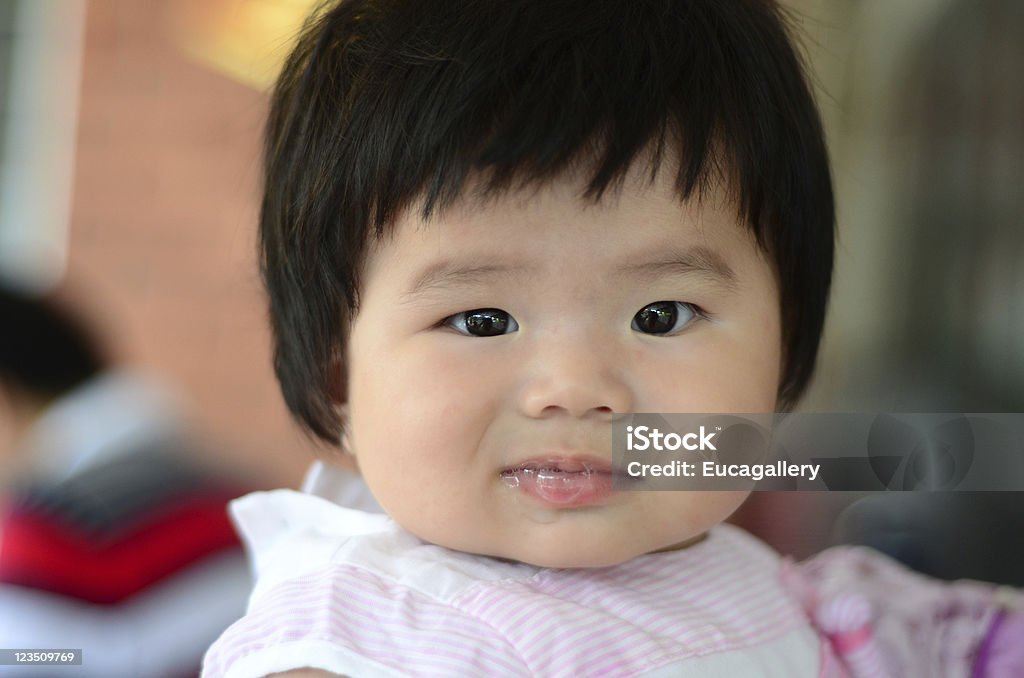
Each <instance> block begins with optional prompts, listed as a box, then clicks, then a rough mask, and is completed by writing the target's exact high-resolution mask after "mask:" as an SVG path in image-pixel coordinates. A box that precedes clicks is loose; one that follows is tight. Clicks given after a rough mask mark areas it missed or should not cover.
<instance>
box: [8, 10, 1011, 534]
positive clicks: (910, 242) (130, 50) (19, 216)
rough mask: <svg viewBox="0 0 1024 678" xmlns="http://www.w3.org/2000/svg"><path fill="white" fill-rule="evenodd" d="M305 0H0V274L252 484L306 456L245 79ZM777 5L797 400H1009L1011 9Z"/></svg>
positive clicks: (1000, 404)
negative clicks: (146, 376) (806, 161)
mask: <svg viewBox="0 0 1024 678" xmlns="http://www.w3.org/2000/svg"><path fill="white" fill-rule="evenodd" d="M311 5H312V2H311V1H310V0H0V275H2V276H3V277H4V278H7V279H9V280H14V281H16V282H17V283H18V284H19V285H21V286H24V287H27V288H31V289H35V290H39V291H45V290H52V289H54V288H56V289H57V290H58V291H59V292H60V293H62V294H64V295H69V296H72V297H74V299H75V303H76V304H78V305H79V306H80V307H83V308H84V309H86V310H87V312H88V314H90V315H91V316H92V317H94V318H96V319H97V320H98V325H99V327H100V328H101V329H102V332H103V334H104V335H105V339H106V340H107V341H108V343H109V345H110V346H112V347H113V348H112V350H113V351H115V352H116V354H117V356H118V357H119V360H121V361H123V362H124V363H125V364H129V365H132V366H137V367H139V368H143V369H146V370H148V371H151V372H154V373H157V374H159V375H161V376H162V377H163V378H165V379H166V380H167V382H168V383H172V384H174V385H175V387H176V388H178V389H180V391H181V393H182V394H183V396H184V397H183V401H184V402H186V403H187V404H188V407H189V409H190V416H191V418H192V420H193V422H194V425H195V426H196V427H197V428H198V430H200V431H201V433H202V435H203V436H204V437H206V438H207V439H208V440H210V441H213V442H214V444H212V445H209V446H208V447H209V450H210V452H209V454H210V455H211V456H210V457H209V460H210V461H211V462H212V463H216V464H221V465H223V466H225V467H230V468H234V469H244V470H245V472H246V473H248V474H249V475H250V476H251V477H252V478H253V482H254V483H255V484H256V485H259V486H268V487H269V486H282V485H295V484H296V483H297V482H298V481H299V479H300V477H301V474H302V471H303V469H304V468H305V466H306V465H307V464H308V463H309V461H310V459H311V457H312V452H313V450H314V446H313V444H312V443H311V442H310V441H309V440H308V439H307V438H305V437H304V436H303V435H302V434H300V433H298V432H297V429H296V428H295V427H294V426H293V425H292V424H291V422H290V421H289V418H288V416H287V415H286V413H285V410H284V407H283V405H282V403H281V399H280V397H279V395H278V390H277V387H276V384H275V383H274V380H273V377H272V373H271V368H270V358H269V339H268V331H267V327H266V323H265V317H264V316H265V312H264V307H263V301H262V297H261V292H260V287H259V281H258V276H257V272H256V265H255V237H254V236H255V221H256V211H257V199H258V186H257V175H258V157H259V135H260V128H261V124H262V118H263V115H264V113H265V108H266V103H267V88H268V87H269V84H270V82H271V81H272V79H273V76H274V73H275V71H276V69H277V66H278V64H279V63H280V60H281V59H282V58H283V56H284V55H285V54H286V53H287V50H288V46H289V42H290V37H291V36H292V35H293V34H294V32H295V31H296V29H297V27H298V26H299V24H300V23H301V20H302V18H303V17H304V16H305V14H306V13H307V12H308V11H309V9H310V7H311ZM786 5H787V6H788V7H789V9H790V10H791V12H792V14H793V18H794V21H795V23H796V25H797V26H798V28H799V30H800V31H802V33H803V35H804V37H803V47H804V49H805V52H806V55H807V58H808V61H809V64H810V67H811V70H812V72H813V77H814V79H815V85H816V88H817V90H818V92H817V94H818V99H819V102H820V106H821V109H822V113H823V116H824V120H825V125H826V128H827V133H828V137H829V142H830V147H831V152H832V157H833V164H834V172H835V186H836V190H837V196H838V206H839V213H838V217H839V246H838V251H837V255H838V260H837V272H836V279H835V288H834V293H833V299H832V305H831V309H830V318H829V325H828V328H827V331H826V337H825V344H824V348H823V352H822V355H821V361H820V368H819V373H818V377H817V380H816V382H815V384H814V386H813V388H812V389H811V392H810V394H809V396H808V397H807V398H806V399H805V401H804V403H803V405H802V409H804V410H831V411H844V410H867V411H874V410H887V411H925V410H949V411H965V412H985V411H1016V412H1020V411H1024V228H1022V227H1024V224H1022V217H1024V191H1022V190H1021V186H1020V184H1021V177H1022V176H1024V41H1021V40H1020V36H1021V35H1024V3H1021V2H1018V1H1017V0H899V1H898V2H892V1H891V0H789V1H788V2H787V3H786ZM3 331H6V328H0V332H3ZM0 440H2V438H0ZM844 501H845V500H844ZM822 515H823V516H825V515H827V516H830V518H829V520H831V517H834V516H832V514H829V513H828V512H825V513H823V514H822ZM1017 517H1021V516H1020V514H1019V513H1018V514H1017ZM805 518H806V516H805ZM808 543H809V542H808ZM807 548H809V547H808V546H807V545H806V544H805V545H804V546H801V545H800V544H795V545H792V550H793V551H795V552H797V553H800V552H801V551H806V550H807Z"/></svg>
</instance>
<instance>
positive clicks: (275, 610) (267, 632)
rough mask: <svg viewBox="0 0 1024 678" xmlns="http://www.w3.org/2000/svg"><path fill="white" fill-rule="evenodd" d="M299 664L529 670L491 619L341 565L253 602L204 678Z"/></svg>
mask: <svg viewBox="0 0 1024 678" xmlns="http://www.w3.org/2000/svg"><path fill="white" fill-rule="evenodd" d="M302 667H310V668H317V669H323V670H326V671H330V672H333V673H337V674H340V675H349V676H365V675H373V676H497V675H500V676H527V675H529V670H528V669H527V667H526V664H525V663H524V662H523V660H522V659H521V658H520V657H519V656H518V654H517V652H516V651H515V649H514V648H513V647H512V645H511V644H510V643H508V642H507V641H506V640H505V639H504V638H503V637H502V636H501V635H500V634H499V633H498V632H496V631H495V630H494V629H493V628H491V627H489V626H488V625H487V624H486V623H485V622H483V621H481V620H479V619H474V618H472V617H470V616H469V615H467V614H466V613H464V612H461V611H459V610H458V609H456V608H454V607H452V606H450V605H446V604H444V603H442V602H439V601H437V600H435V599H433V598H431V597H429V596H427V595H424V594H422V593H419V592H417V591H414V590H411V589H409V588H406V587H404V586H398V585H396V584H394V583H393V582H390V581H388V580H386V579H383V578H381V577H379V576H377V575H374V574H373V573H370V572H368V571H366V570H363V569H360V568H357V567H353V566H351V565H336V566H332V567H330V568H329V569H327V570H322V571H317V572H311V573H308V574H306V575H304V576H302V577H300V578H296V579H294V580H291V581H288V582H285V583H283V584H281V585H280V586H278V587H276V588H274V589H272V590H270V591H268V592H267V593H266V594H265V595H263V596H261V597H260V598H259V599H258V600H256V601H254V604H253V605H252V606H251V608H250V610H249V613H248V614H247V615H246V616H245V617H243V618H242V619H240V620H239V621H238V622H236V623H235V624H234V625H232V626H231V627H230V628H229V629H228V630H227V631H226V632H225V633H224V635H223V636H221V638H220V639H219V640H218V641H217V642H216V643H215V644H214V645H213V646H212V647H211V648H210V650H209V651H208V652H207V655H206V658H205V662H204V667H203V676H204V677H205V678H215V677H217V678H219V677H221V676H224V677H227V678H244V677H247V676H252V677H255V676H265V675H268V674H271V673H274V672H280V671H287V670H291V669H297V668H302Z"/></svg>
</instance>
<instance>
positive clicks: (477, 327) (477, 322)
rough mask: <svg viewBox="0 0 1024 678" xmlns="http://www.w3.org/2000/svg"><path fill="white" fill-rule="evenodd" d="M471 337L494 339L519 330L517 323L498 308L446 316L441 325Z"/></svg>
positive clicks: (479, 309) (480, 309)
mask: <svg viewBox="0 0 1024 678" xmlns="http://www.w3.org/2000/svg"><path fill="white" fill-rule="evenodd" d="M441 324H442V325H446V326H448V327H451V328H452V329H453V330H455V331H456V332H460V333H462V334H468V335H470V336H473V337H496V336H498V335H500V334H509V333H511V332H515V331H516V330H518V329H519V323H517V322H516V319H515V318H513V317H512V316H510V315H509V314H508V313H506V312H505V311H502V310H501V309H499V308H478V309H476V310H473V311H463V312H462V313H456V314H455V315H452V316H448V317H447V318H445V319H444V321H443V322H442V323H441Z"/></svg>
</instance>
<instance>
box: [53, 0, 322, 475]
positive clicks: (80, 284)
mask: <svg viewBox="0 0 1024 678" xmlns="http://www.w3.org/2000/svg"><path fill="white" fill-rule="evenodd" d="M174 2H175V0H90V1H89V2H88V5H87V15H86V27H85V31H86V33H85V48H84V50H85V51H84V55H83V72H82V82H81V84H82V87H81V109H80V121H79V128H78V146H77V157H76V164H75V181H74V194H73V201H72V217H71V235H70V257H69V273H68V277H69V280H70V281H71V282H72V283H74V284H75V285H76V286H77V290H78V296H80V297H83V301H84V302H85V303H86V304H87V305H90V306H92V310H93V311H95V312H96V313H97V314H99V316H100V317H101V319H102V320H103V321H104V324H105V327H106V329H107V332H108V334H109V336H110V338H111V339H112V340H113V342H114V343H115V345H116V347H117V349H118V351H119V352H120V353H121V354H122V355H123V356H125V357H126V358H127V359H128V360H129V361H130V362H132V363H134V364H139V365H142V366H145V367H149V368H151V369H154V370H156V371H158V372H160V373H163V374H166V375H167V376H168V377H169V378H170V379H172V380H174V381H175V382H176V383H177V384H179V385H180V386H181V387H182V388H183V389H184V391H185V392H186V394H187V395H188V396H189V399H190V401H191V404H192V405H193V406H194V414H195V415H196V417H197V420H198V422H199V424H200V425H201V426H202V428H203V429H204V430H205V431H206V432H207V433H208V434H209V435H211V436H212V437H213V438H214V439H215V440H216V441H217V443H218V444H217V449H218V451H219V452H218V453H219V455H220V459H219V461H221V462H224V463H227V464H238V465H241V466H243V467H244V468H246V469H248V470H250V471H253V472H255V473H257V474H259V475H260V476H261V477H262V478H263V479H264V482H266V483H267V484H280V483H294V482H296V481H297V479H298V478H299V476H300V474H301V470H302V468H303V467H304V466H305V465H306V464H307V463H308V461H309V459H310V458H311V457H310V453H309V450H311V449H312V445H311V444H310V443H309V442H308V441H307V440H306V439H305V438H304V437H303V436H302V435H301V434H299V433H298V432H297V430H296V428H295V427H294V426H293V425H292V424H291V423H290V421H289V419H288V417H287V415H286V413H285V411H284V407H283V405H282V404H281V401H280V396H279V394H278V391H277V386H276V384H275V383H274V380H273V377H272V373H271V369H270V358H269V339H268V332H267V329H266V324H265V321H264V310H263V305H262V298H261V293H260V289H259V282H258V278H257V273H256V265H255V249H254V248H255V241H254V231H255V217H256V203H257V185H256V177H257V172H258V168H257V163H258V146H259V132H260V127H261V124H262V117H263V115H264V112H265V106H266V97H265V95H264V94H262V93H260V92H257V91H255V90H253V89H250V88H247V87H245V86H243V85H241V84H238V83H236V82H233V81H231V80H229V79H227V78H225V77H223V76H221V75H218V74H216V73H214V72H212V71H210V70H209V69H207V68H205V67H203V66H201V65H198V64H196V63H194V62H192V61H190V60H188V59H187V58H186V57H185V56H184V55H183V54H182V52H181V50H180V49H178V48H177V46H176V45H175V44H174V41H173V40H172V32H171V30H170V27H171V24H172V22H173V20H174V18H173V17H172V16H171V10H172V5H173V3H174Z"/></svg>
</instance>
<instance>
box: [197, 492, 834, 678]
mask: <svg viewBox="0 0 1024 678" xmlns="http://www.w3.org/2000/svg"><path fill="white" fill-rule="evenodd" d="M233 511H234V513H235V517H236V520H237V521H238V522H239V524H240V525H241V527H242V529H243V531H244V533H245V536H246V540H247V542H248V543H249V545H250V548H251V550H252V552H253V555H254V557H255V565H256V569H257V577H258V581H257V587H256V589H255V591H254V593H253V596H252V599H251V600H250V605H249V612H248V614H247V615H246V616H245V617H243V618H242V619H241V620H239V621H238V622H237V623H236V624H234V625H233V626H232V627H231V628H229V629H228V630H227V631H226V632H225V633H224V635H223V636H222V637H221V638H220V640H218V641H217V643H215V644H214V646H213V647H212V648H211V649H210V651H209V652H208V653H207V657H206V662H205V667H204V674H203V675H204V676H207V677H214V676H228V677H229V678H240V677H244V676H263V675H266V674H268V673H273V672H277V671H285V670H289V669H294V668H299V667H303V666H309V667H314V668H320V669H324V670H327V671H332V672H335V673H339V674H344V675H349V676H545V677H547V676H552V677H555V676H572V677H585V676H635V675H651V676H663V675H664V676H667V675H672V676H688V675H694V676H696V675H701V676H704V675H728V676H734V675H758V676H780V677H781V676H787V677H789V676H819V675H841V669H839V668H838V667H837V666H836V665H835V662H834V660H833V659H832V658H831V656H830V653H829V652H828V648H827V647H825V646H824V645H823V643H822V641H821V639H820V637H819V635H818V634H817V632H815V631H814V630H813V629H812V627H811V625H810V623H809V621H808V619H807V617H806V615H805V614H804V612H803V610H802V609H801V607H800V605H799V604H798V603H797V601H796V599H795V597H793V596H792V595H790V594H789V593H788V592H787V591H786V590H785V589H784V588H783V587H782V585H781V584H780V583H779V581H778V578H777V574H778V571H779V565H780V561H779V558H778V556H777V555H776V554H774V553H773V552H772V551H771V550H770V549H768V548H767V547H766V546H764V545H763V544H761V543H760V542H758V541H757V540H755V539H754V538H753V537H750V536H749V535H747V534H746V533H744V532H742V531H740V530H738V529H736V528H733V527H730V526H725V525H723V526H720V527H718V528H716V529H715V530H713V531H712V532H711V533H710V535H709V537H708V539H706V540H705V541H703V542H701V543H699V544H697V545H695V546H692V547H690V548H688V549H685V550H681V551H675V552H669V553H658V554H650V555H646V556H641V557H639V558H636V559H634V560H632V561H629V562H627V563H624V564H622V565H618V566H615V567H609V568H598V569H585V570H557V569H542V568H536V567H532V566H529V565H523V564H520V563H509V562H504V561H499V560H495V559H490V558H484V557H480V556H474V555H469V554H465V553H458V552H454V551H450V550H447V549H444V548H441V547H438V546H433V545H430V544H426V543H423V542H421V541H419V540H418V539H416V538H415V537H413V536H412V535H410V534H408V533H406V532H403V531H402V530H401V529H400V528H398V527H397V526H396V525H395V524H394V523H393V522H392V521H391V520H390V519H388V518H387V517H386V516H383V515H374V514H369V513H364V512H361V511H355V510H352V509H346V508H342V507H340V506H338V505H336V504H334V503H332V502H329V501H326V500H324V499H321V498H319V497H313V496H309V495H305V494H300V493H296V492H291V491H288V490H277V491H274V492H268V493H257V494H255V495H250V496H248V497H246V498H244V499H241V500H238V501H237V502H236V504H235V506H234V507H233ZM830 666H831V668H829V667H830Z"/></svg>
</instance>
